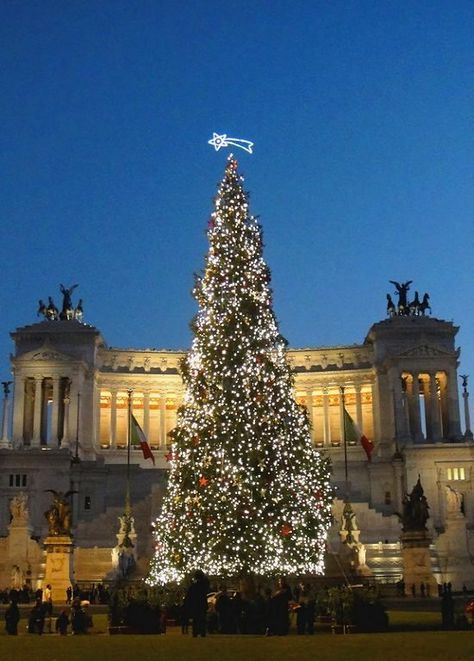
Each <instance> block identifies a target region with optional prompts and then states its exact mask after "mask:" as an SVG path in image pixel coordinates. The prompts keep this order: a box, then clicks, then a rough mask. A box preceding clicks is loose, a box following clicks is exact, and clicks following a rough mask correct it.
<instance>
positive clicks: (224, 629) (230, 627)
mask: <svg viewBox="0 0 474 661" xmlns="http://www.w3.org/2000/svg"><path fill="white" fill-rule="evenodd" d="M216 613H217V621H218V628H219V632H220V633H235V631H236V628H235V624H234V619H235V618H234V609H233V605H232V600H231V598H230V595H229V593H228V592H227V588H226V587H225V585H223V586H222V587H221V591H220V592H219V594H218V595H217V598H216Z"/></svg>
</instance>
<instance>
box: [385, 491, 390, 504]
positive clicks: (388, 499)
mask: <svg viewBox="0 0 474 661" xmlns="http://www.w3.org/2000/svg"><path fill="white" fill-rule="evenodd" d="M384 500H385V505H391V504H392V492H391V491H386V492H385V499H384Z"/></svg>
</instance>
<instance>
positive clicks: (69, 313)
mask: <svg viewBox="0 0 474 661" xmlns="http://www.w3.org/2000/svg"><path fill="white" fill-rule="evenodd" d="M78 286H79V285H72V287H69V289H67V288H66V287H65V286H64V285H59V290H60V292H61V294H62V295H63V308H62V310H61V314H60V315H59V318H60V319H62V320H64V319H73V317H74V308H73V307H72V300H71V294H72V292H73V291H74V290H75V289H76V287H78Z"/></svg>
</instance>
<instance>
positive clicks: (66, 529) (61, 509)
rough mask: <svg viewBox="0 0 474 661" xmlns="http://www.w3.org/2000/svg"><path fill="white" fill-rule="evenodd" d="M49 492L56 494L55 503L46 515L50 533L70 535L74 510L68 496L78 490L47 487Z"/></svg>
mask: <svg viewBox="0 0 474 661" xmlns="http://www.w3.org/2000/svg"><path fill="white" fill-rule="evenodd" d="M45 491H46V492H48V493H52V494H53V496H54V500H53V504H52V505H51V507H50V509H49V510H47V511H46V512H45V513H44V515H45V517H46V520H47V522H48V529H49V534H50V535H70V534H71V528H72V511H71V505H70V503H69V501H68V497H69V496H70V495H72V494H73V493H77V491H66V493H62V492H61V491H55V490H54V489H46V490H45Z"/></svg>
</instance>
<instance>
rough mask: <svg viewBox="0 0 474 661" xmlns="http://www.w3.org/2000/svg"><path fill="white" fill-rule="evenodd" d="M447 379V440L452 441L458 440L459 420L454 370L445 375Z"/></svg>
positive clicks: (459, 435) (459, 436) (459, 431)
mask: <svg viewBox="0 0 474 661" xmlns="http://www.w3.org/2000/svg"><path fill="white" fill-rule="evenodd" d="M447 377H448V388H447V395H448V438H449V439H450V440H452V441H454V440H457V439H460V438H461V437H462V434H461V420H460V415H459V399H458V384H457V379H456V369H455V368H451V369H450V370H449V371H448V374H447Z"/></svg>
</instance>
